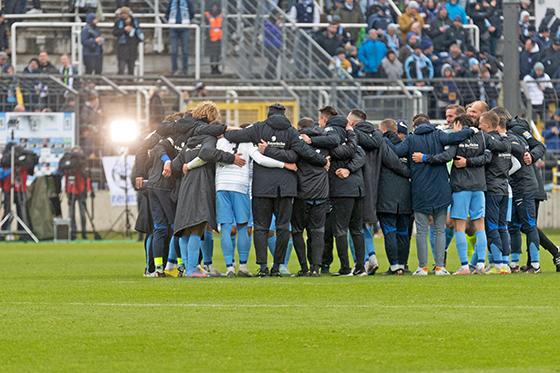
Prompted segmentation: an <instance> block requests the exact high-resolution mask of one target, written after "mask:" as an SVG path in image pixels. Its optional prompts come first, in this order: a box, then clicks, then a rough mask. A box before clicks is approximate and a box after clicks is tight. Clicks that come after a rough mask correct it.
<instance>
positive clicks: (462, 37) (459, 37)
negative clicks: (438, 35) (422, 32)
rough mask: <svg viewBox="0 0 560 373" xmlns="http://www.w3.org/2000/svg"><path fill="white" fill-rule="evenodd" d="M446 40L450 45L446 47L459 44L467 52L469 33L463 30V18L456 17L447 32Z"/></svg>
mask: <svg viewBox="0 0 560 373" xmlns="http://www.w3.org/2000/svg"><path fill="white" fill-rule="evenodd" d="M444 39H445V41H446V43H448V44H447V45H446V47H448V46H450V45H451V43H457V44H459V45H460V46H461V48H462V49H463V50H465V48H466V46H467V33H466V32H465V29H464V28H463V24H462V23H461V18H459V16H457V17H455V19H454V20H453V23H452V24H451V27H449V28H448V29H447V30H445V35H444Z"/></svg>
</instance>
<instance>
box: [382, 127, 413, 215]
mask: <svg viewBox="0 0 560 373" xmlns="http://www.w3.org/2000/svg"><path fill="white" fill-rule="evenodd" d="M383 137H385V138H387V139H389V141H391V143H393V144H395V145H396V144H398V143H400V142H401V140H400V138H399V136H397V134H396V133H394V132H385V134H384V135H383ZM381 149H382V157H381V158H382V162H381V172H380V175H379V187H378V198H377V212H378V213H387V214H412V200H411V195H410V169H409V168H408V158H406V157H403V158H399V157H397V155H396V154H395V152H394V151H393V150H392V149H391V148H390V146H389V145H388V144H386V143H385V142H383V145H382V148H381Z"/></svg>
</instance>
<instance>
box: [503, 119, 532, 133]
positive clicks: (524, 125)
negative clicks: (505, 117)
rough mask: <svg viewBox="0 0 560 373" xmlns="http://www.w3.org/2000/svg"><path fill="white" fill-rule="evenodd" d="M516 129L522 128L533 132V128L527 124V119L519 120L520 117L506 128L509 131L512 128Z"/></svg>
mask: <svg viewBox="0 0 560 373" xmlns="http://www.w3.org/2000/svg"><path fill="white" fill-rule="evenodd" d="M515 127H521V128H522V129H523V131H529V132H532V131H531V126H530V125H529V122H527V121H526V120H525V119H523V118H519V117H515V118H513V119H512V120H510V121H508V122H507V123H506V128H507V130H508V131H509V130H511V129H512V128H515Z"/></svg>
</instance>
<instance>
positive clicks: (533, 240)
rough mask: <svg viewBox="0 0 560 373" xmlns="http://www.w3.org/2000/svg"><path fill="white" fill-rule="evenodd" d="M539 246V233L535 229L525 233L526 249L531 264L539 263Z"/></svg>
mask: <svg viewBox="0 0 560 373" xmlns="http://www.w3.org/2000/svg"><path fill="white" fill-rule="evenodd" d="M539 245H540V242H539V233H538V231H537V229H536V228H533V229H531V231H530V232H529V233H527V247H528V248H529V254H530V255H531V264H539V263H540V254H539Z"/></svg>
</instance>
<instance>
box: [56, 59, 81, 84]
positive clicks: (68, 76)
mask: <svg viewBox="0 0 560 373" xmlns="http://www.w3.org/2000/svg"><path fill="white" fill-rule="evenodd" d="M59 73H60V75H62V82H63V83H64V84H66V85H67V86H68V87H70V88H73V87H74V76H76V75H78V69H77V68H76V66H74V65H72V62H71V61H70V57H68V55H67V54H66V53H65V54H63V55H62V56H60V69H59Z"/></svg>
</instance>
